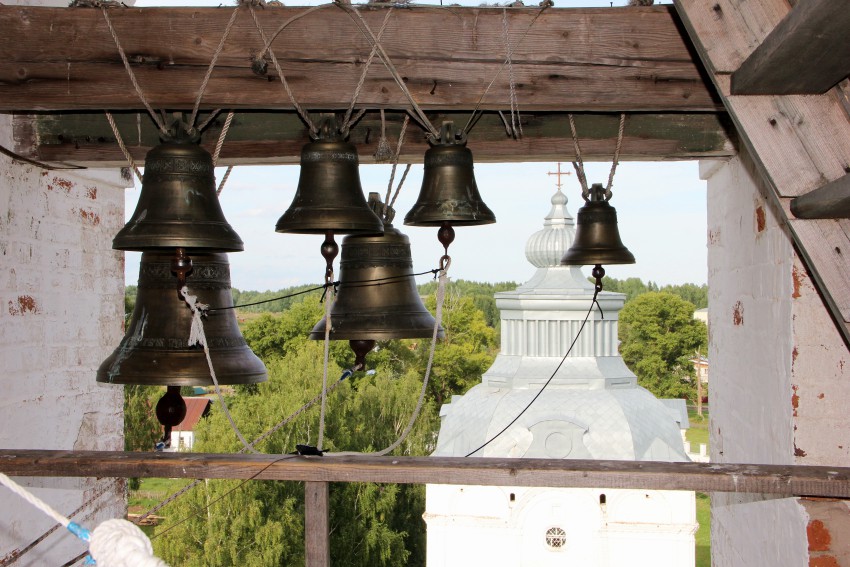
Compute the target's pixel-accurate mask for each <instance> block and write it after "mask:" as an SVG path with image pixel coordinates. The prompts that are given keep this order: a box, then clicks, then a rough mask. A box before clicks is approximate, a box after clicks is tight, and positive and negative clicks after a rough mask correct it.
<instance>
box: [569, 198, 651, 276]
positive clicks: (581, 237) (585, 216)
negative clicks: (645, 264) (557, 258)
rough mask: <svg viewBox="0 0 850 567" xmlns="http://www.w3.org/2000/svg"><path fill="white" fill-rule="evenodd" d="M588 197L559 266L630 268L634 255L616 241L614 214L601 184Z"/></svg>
mask: <svg viewBox="0 0 850 567" xmlns="http://www.w3.org/2000/svg"><path fill="white" fill-rule="evenodd" d="M589 193H590V194H589V198H586V199H585V200H586V202H585V204H584V205H583V206H582V207H581V208H580V209H579V210H578V214H577V220H576V236H575V239H574V240H573V245H572V246H570V248H569V250H567V252H566V253H565V254H564V256H563V257H562V258H561V265H563V266H592V265H603V264H634V263H635V257H634V255H632V253H631V252H629V250H628V248H626V247H625V245H624V244H623V241H622V240H620V231H619V229H618V228H617V210H616V209H615V208H614V207H612V206H611V204H610V203H609V202H608V199H609V198H610V193H608V194H607V195H606V191H605V188H604V187H603V186H602V184H601V183H594V184H593V186H592V187H591V188H590V192H589Z"/></svg>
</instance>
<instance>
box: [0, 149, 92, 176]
mask: <svg viewBox="0 0 850 567" xmlns="http://www.w3.org/2000/svg"><path fill="white" fill-rule="evenodd" d="M0 154H3V155H4V156H7V157H9V158H11V159H13V160H15V161H19V162H21V163H27V164H29V165H34V166H36V167H38V168H41V169H45V170H47V171H64V170H68V169H88V168H86V167H83V166H80V165H71V166H68V167H56V166H53V165H47V164H46V163H42V162H40V161H35V160H34V159H29V158H25V157H24V156H22V155H18V154H16V153H15V152H13V151H12V150H10V149H8V148H5V147H3V146H0Z"/></svg>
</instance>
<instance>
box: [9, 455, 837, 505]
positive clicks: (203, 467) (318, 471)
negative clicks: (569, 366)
mask: <svg viewBox="0 0 850 567" xmlns="http://www.w3.org/2000/svg"><path fill="white" fill-rule="evenodd" d="M0 472H3V473H5V474H7V475H10V476H50V477H63V476H71V477H90V476H91V477H142V478H148V477H163V478H230V479H251V480H253V479H257V480H295V481H305V482H389V483H401V484H472V485H480V486H551V487H555V488H592V487H600V486H603V487H609V488H639V489H649V490H698V491H702V492H754V493H762V494H776V495H782V496H823V497H830V498H850V468H846V467H826V466H801V465H796V466H794V465H755V464H727V463H724V464H718V463H691V462H687V463H663V462H650V461H595V460H583V459H508V458H505V459H494V458H466V457H392V456H390V457H375V456H370V455H361V456H338V457H334V456H327V455H326V456H324V457H300V456H297V455H262V454H261V455H241V454H221V453H215V454H213V453H124V452H117V451H46V450H26V449H20V450H18V449H4V450H0Z"/></svg>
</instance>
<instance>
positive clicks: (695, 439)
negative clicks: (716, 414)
mask: <svg viewBox="0 0 850 567" xmlns="http://www.w3.org/2000/svg"><path fill="white" fill-rule="evenodd" d="M688 420H689V421H690V422H691V428H690V429H688V430H687V431H686V432H685V439H687V440H688V441H690V442H691V451H693V452H694V453H698V452H699V446H700V443H705V444H706V445H708V410H707V409H705V410H703V416H702V417H700V416H698V415H697V413H696V411H694V410H693V409H690V408H689V409H688Z"/></svg>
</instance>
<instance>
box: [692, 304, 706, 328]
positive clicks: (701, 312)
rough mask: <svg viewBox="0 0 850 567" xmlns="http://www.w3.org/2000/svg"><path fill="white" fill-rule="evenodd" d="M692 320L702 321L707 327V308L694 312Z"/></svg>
mask: <svg viewBox="0 0 850 567" xmlns="http://www.w3.org/2000/svg"><path fill="white" fill-rule="evenodd" d="M694 319H697V320H699V321H702V322H703V323H705V324H706V325H708V307H703V308H702V309H697V310H696V311H694Z"/></svg>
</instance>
